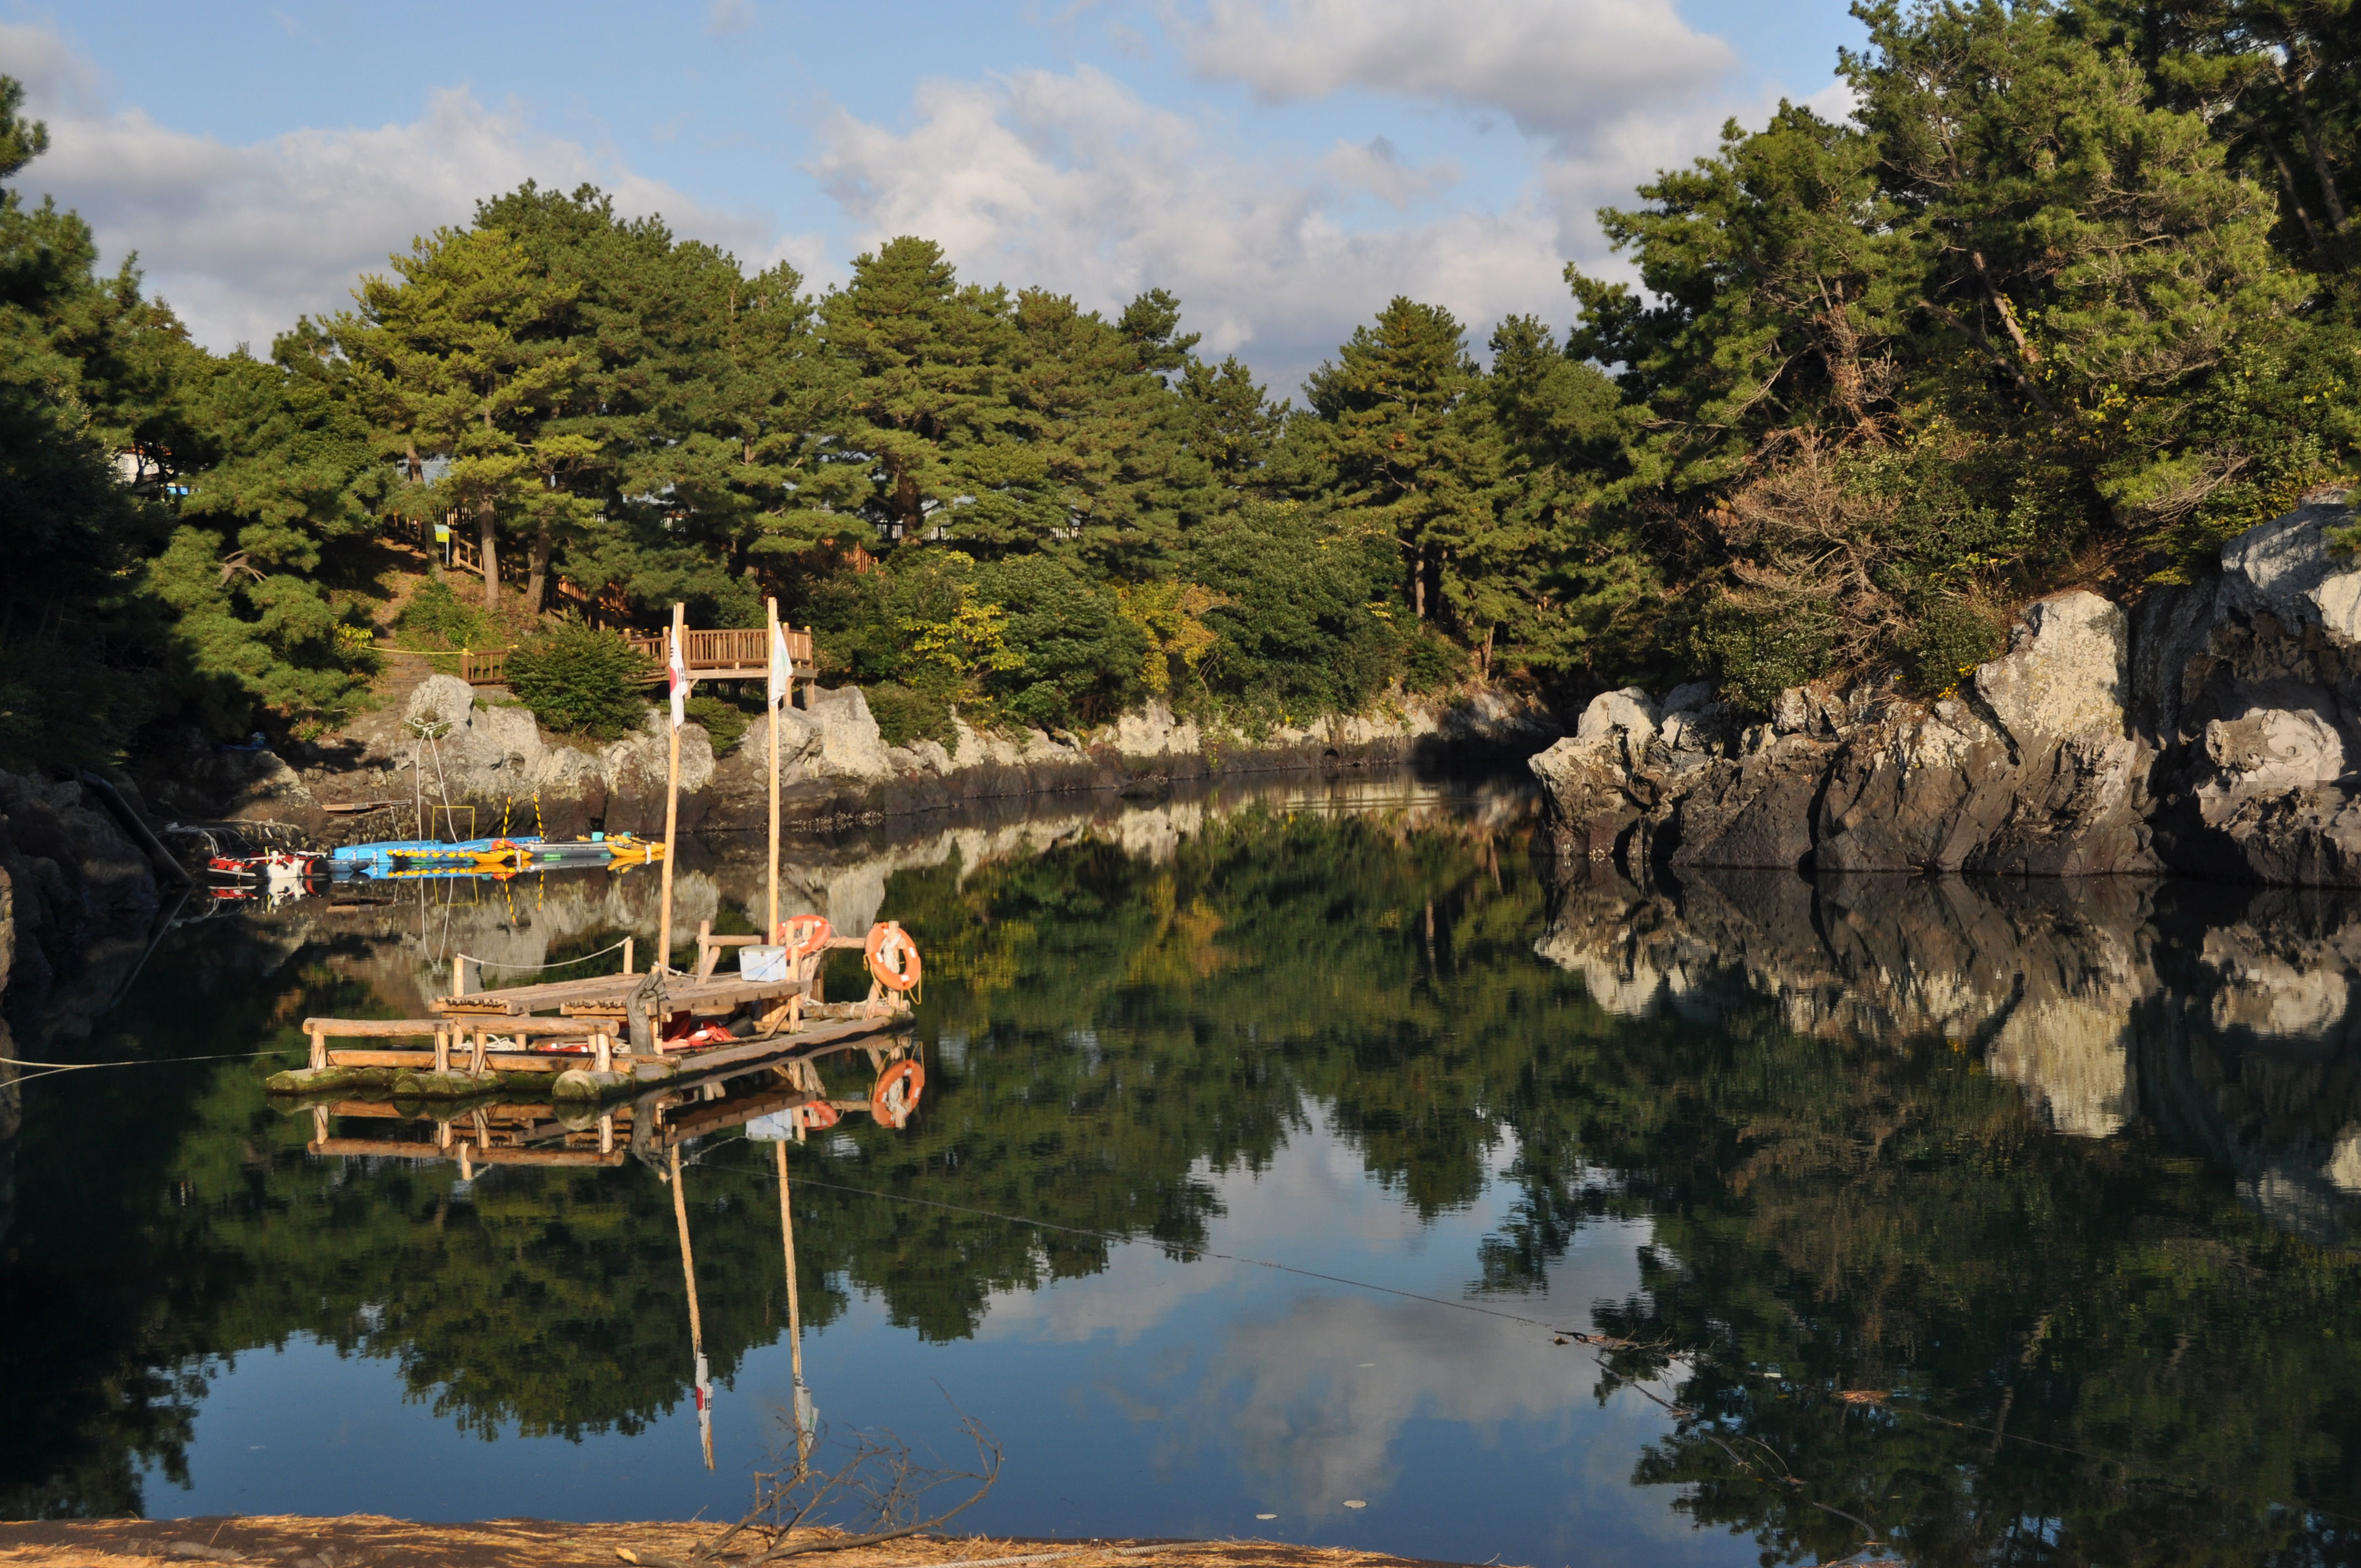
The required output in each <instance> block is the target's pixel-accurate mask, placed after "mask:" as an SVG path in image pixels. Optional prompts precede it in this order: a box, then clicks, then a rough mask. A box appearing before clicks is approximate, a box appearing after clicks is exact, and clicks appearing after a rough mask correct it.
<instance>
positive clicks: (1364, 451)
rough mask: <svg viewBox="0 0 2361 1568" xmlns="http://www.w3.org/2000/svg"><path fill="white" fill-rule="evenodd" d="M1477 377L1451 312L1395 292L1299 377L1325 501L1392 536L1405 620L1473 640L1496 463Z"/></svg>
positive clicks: (1486, 607)
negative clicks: (1311, 417) (1452, 628)
mask: <svg viewBox="0 0 2361 1568" xmlns="http://www.w3.org/2000/svg"><path fill="white" fill-rule="evenodd" d="M1482 380H1483V373H1482V372H1481V371H1480V370H1479V369H1477V365H1476V362H1475V360H1474V359H1473V358H1472V357H1471V356H1469V355H1468V352H1467V345H1466V340H1465V336H1464V334H1463V333H1462V330H1461V328H1460V325H1459V323H1458V321H1457V320H1456V319H1455V317H1454V316H1453V315H1452V314H1451V313H1450V312H1449V311H1446V310H1444V309H1443V308H1442V307H1440V306H1437V305H1422V304H1419V303H1417V302H1414V301H1411V300H1409V299H1405V298H1402V297H1400V296H1399V295H1397V296H1396V297H1395V299H1394V300H1393V302H1391V303H1390V304H1389V305H1387V306H1386V308H1385V309H1384V310H1383V311H1381V312H1379V313H1378V319H1377V321H1376V323H1374V324H1372V325H1369V326H1362V327H1356V328H1354V329H1353V335H1352V337H1351V338H1350V339H1349V340H1348V341H1347V342H1346V343H1345V345H1344V346H1343V348H1342V349H1340V350H1339V351H1338V354H1337V357H1336V359H1335V360H1334V361H1333V362H1330V363H1324V364H1323V365H1322V366H1321V367H1320V368H1319V369H1317V370H1315V371H1313V372H1312V375H1311V377H1310V378H1309V379H1307V380H1306V381H1305V383H1304V390H1305V392H1306V393H1307V394H1308V395H1309V396H1310V398H1311V400H1312V412H1313V413H1315V414H1316V415H1317V416H1318V419H1317V420H1316V421H1315V422H1312V423H1310V424H1309V426H1308V427H1307V429H1306V432H1305V435H1304V440H1305V442H1306V444H1307V447H1308V449H1309V450H1310V452H1312V454H1314V455H1316V458H1317V460H1318V461H1319V462H1320V463H1322V464H1323V466H1324V467H1325V469H1326V471H1327V474H1328V476H1329V477H1328V482H1327V487H1326V488H1327V489H1328V492H1329V494H1330V496H1331V498H1332V499H1334V501H1335V502H1336V503H1337V504H1339V505H1341V506H1344V507H1347V508H1350V509H1352V510H1354V511H1355V512H1356V513H1357V514H1358V516H1359V517H1360V519H1362V520H1363V521H1365V522H1366V524H1367V526H1369V527H1371V528H1375V529H1381V530H1383V531H1385V532H1388V533H1389V534H1390V535H1391V536H1392V538H1393V539H1394V541H1395V543H1396V544H1397V545H1398V547H1399V548H1400V552H1401V556H1402V581H1403V597H1404V598H1406V599H1407V600H1408V601H1409V603H1410V608H1411V615H1412V616H1414V617H1415V618H1416V619H1417V620H1421V621H1425V620H1431V619H1433V618H1436V617H1437V616H1441V615H1448V616H1449V617H1450V618H1451V619H1452V620H1455V622H1456V623H1457V625H1458V627H1459V628H1460V629H1461V630H1462V631H1463V632H1473V634H1475V635H1477V636H1481V635H1482V634H1483V622H1482V618H1483V617H1484V616H1485V615H1486V614H1488V613H1489V612H1490V608H1491V607H1490V603H1489V600H1488V598H1486V597H1485V596H1484V595H1483V594H1482V593H1481V592H1480V591H1479V590H1478V588H1477V583H1476V580H1475V578H1473V577H1471V576H1470V575H1469V573H1470V565H1471V563H1480V560H1481V558H1482V557H1483V555H1484V554H1486V553H1487V551H1488V550H1489V549H1490V548H1491V546H1492V543H1493V539H1492V535H1493V532H1494V529H1495V518H1494V506H1495V503H1496V499H1497V497H1496V489H1497V487H1498V485H1499V466H1500V451H1499V433H1498V429H1497V427H1496V426H1495V425H1494V424H1493V423H1492V422H1491V421H1490V419H1489V418H1488V408H1487V406H1486V405H1485V404H1484V403H1483V402H1482V401H1481V400H1477V399H1475V398H1474V394H1475V393H1476V392H1477V389H1479V388H1480V386H1481V384H1482ZM1480 570H1481V568H1480V565H1477V571H1478V573H1479V574H1480Z"/></svg>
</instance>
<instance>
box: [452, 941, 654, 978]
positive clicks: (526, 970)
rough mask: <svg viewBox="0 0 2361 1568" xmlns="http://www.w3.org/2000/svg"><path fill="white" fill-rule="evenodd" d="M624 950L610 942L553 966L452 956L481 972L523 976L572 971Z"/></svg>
mask: <svg viewBox="0 0 2361 1568" xmlns="http://www.w3.org/2000/svg"><path fill="white" fill-rule="evenodd" d="M630 940H631V938H628V937H626V938H623V941H625V942H628V941H630ZM622 950H623V943H622V942H610V943H609V944H608V945H607V946H605V947H603V948H599V949H598V952H595V953H584V954H582V955H581V956H580V957H578V958H571V959H558V960H557V961H556V962H555V963H552V964H503V963H496V962H494V961H493V960H492V959H479V958H478V957H477V956H476V955H475V954H473V953H454V954H452V955H451V956H452V957H453V958H455V959H458V960H459V961H460V962H461V963H469V964H473V965H475V966H476V967H477V968H478V969H479V970H483V969H504V970H516V971H517V972H518V973H521V974H538V973H540V972H541V971H542V970H545V969H571V968H573V967H574V966H575V965H576V964H587V963H588V962H589V961H590V960H591V959H595V958H599V957H602V956H604V955H605V954H608V953H620V952H621V951H622Z"/></svg>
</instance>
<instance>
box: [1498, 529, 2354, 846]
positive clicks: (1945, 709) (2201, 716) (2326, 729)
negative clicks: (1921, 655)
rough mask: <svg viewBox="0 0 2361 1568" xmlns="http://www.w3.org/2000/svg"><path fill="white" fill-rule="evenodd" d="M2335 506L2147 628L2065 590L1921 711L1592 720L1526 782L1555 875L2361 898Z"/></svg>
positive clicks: (1815, 696)
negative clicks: (1677, 872)
mask: <svg viewBox="0 0 2361 1568" xmlns="http://www.w3.org/2000/svg"><path fill="white" fill-rule="evenodd" d="M2354 521H2355V520H2354V516H2353V513H2352V512H2351V510H2349V509H2348V508H2346V507H2345V505H2344V503H2343V502H2342V501H2341V500H2340V501H2337V502H2334V503H2326V502H2323V503H2321V504H2317V505H2312V506H2307V507H2305V508H2303V509H2301V510H2298V511H2296V512H2294V513H2291V514H2290V515H2289V516H2287V517H2285V518H2281V519H2279V520H2278V521H2274V522H2271V523H2268V524H2265V525H2263V526H2262V527H2259V528H2257V529H2254V530H2251V531H2249V532H2246V534H2243V535H2241V536H2240V537H2239V538H2238V539H2236V540H2235V541H2233V542H2232V543H2230V544H2229V545H2228V546H2226V547H2225V548H2224V551H2223V553H2222V564H2221V568H2220V571H2219V572H2218V573H2217V574H2215V575H2213V576H2211V577H2209V578H2208V580H2206V581H2203V582H2201V583H2197V584H2194V585H2191V586H2189V587H2165V588H2159V589H2158V590H2156V591H2154V592H2152V593H2150V594H2149V595H2148V596H2147V598H2144V599H2143V600H2142V601H2141V602H2140V603H2139V605H2138V606H2137V607H2136V611H2135V612H2134V613H2132V614H2129V615H2126V614H2125V611H2124V610H2123V609H2122V608H2121V607H2119V606H2116V605H2114V604H2111V603H2109V602H2108V601H2107V600H2105V599H2103V598H2100V597H2099V596H2098V595H2096V594H2092V593H2089V592H2086V591H2081V590H2074V591H2070V592H2066V593H2061V594H2058V595H2054V596H2052V597H2050V598H2045V599H2042V600H2039V601H2037V602H2036V603H2035V604H2033V605H2031V606H2029V607H2028V608H2027V609H2026V612H2025V616H2024V619H2023V620H2021V621H2020V622H2019V624H2018V625H2017V626H2016V628H2015V630H2014V632H2013V634H2012V635H2011V638H2010V641H2009V647H2008V651H2007V652H2005V653H2004V654H2003V655H2001V656H2000V657H1999V658H1997V659H1994V660H1993V661H1992V662H1991V663H1987V664H1984V665H1982V666H1980V667H1979V668H1977V669H1976V670H1974V671H1973V672H1972V673H1971V674H1969V676H1968V677H1967V678H1966V679H1965V680H1963V681H1962V682H1961V684H1960V687H1959V689H1958V690H1957V691H1956V692H1954V693H1951V694H1949V695H1947V696H1941V697H1938V698H1936V699H1934V700H1932V701H1918V700H1915V699H1912V698H1910V697H1908V696H1905V695H1903V694H1902V693H1901V692H1900V691H1899V690H1898V689H1896V687H1895V685H1894V683H1893V681H1892V680H1891V678H1886V679H1883V680H1862V681H1859V682H1856V683H1854V684H1852V685H1849V686H1845V687H1842V688H1841V689H1839V688H1838V687H1836V686H1834V685H1828V684H1822V685H1813V686H1802V687H1796V688H1795V689H1792V690H1789V691H1786V692H1783V693H1781V694H1780V696H1779V699H1778V701H1777V702H1776V703H1775V704H1774V705H1773V711H1772V714H1771V716H1770V719H1769V721H1768V722H1767V723H1760V724H1748V723H1745V722H1742V721H1741V718H1739V717H1738V716H1737V715H1734V714H1733V713H1731V712H1730V710H1729V709H1728V708H1727V707H1723V706H1722V705H1720V704H1718V703H1716V702H1714V701H1713V700H1712V696H1711V691H1710V689H1709V688H1708V687H1707V686H1705V685H1702V684H1697V685H1686V686H1682V687H1680V688H1678V689H1676V690H1675V691H1673V692H1671V693H1669V694H1667V695H1666V696H1665V697H1664V700H1663V701H1661V702H1658V701H1655V700H1653V699H1652V698H1651V697H1650V696H1648V694H1646V693H1645V692H1642V691H1638V690H1629V691H1621V692H1610V693H1608V694H1605V695H1604V696H1599V697H1598V698H1597V699H1595V700H1594V701H1593V702H1592V703H1591V704H1590V706H1589V707H1588V708H1587V710H1586V711H1585V713H1584V714H1583V716H1582V719H1581V722H1580V724H1579V725H1578V727H1577V729H1576V733H1575V734H1574V735H1572V736H1570V737H1568V738H1566V739H1565V740H1561V741H1559V742H1558V743H1557V744H1556V745H1554V746H1553V747H1552V748H1550V750H1549V751H1544V752H1543V753H1542V754H1541V755H1539V756H1537V757H1535V758H1534V759H1533V760H1532V769H1533V772H1534V773H1536V774H1537V775H1538V776H1539V777H1540V778H1541V780H1542V782H1543V785H1544V788H1545V791H1546V794H1547V797H1548V801H1549V806H1550V814H1551V818H1552V823H1553V828H1554V839H1555V843H1556V846H1557V852H1558V854H1559V856H1560V857H1561V858H1562V859H1565V860H1570V861H1571V860H1609V861H1615V862H1617V863H1618V864H1620V865H1621V866H1622V867H1623V868H1624V869H1625V870H1626V872H1630V873H1631V874H1633V875H1639V874H1642V869H1643V868H1645V867H1648V866H1652V865H1669V866H1672V867H1674V868H1696V867H1707V866H1711V867H1753V868H1781V869H1787V870H1796V869H1805V870H1811V871H1816V872H1890V871H1918V872H1993V873H1998V874H2005V875H2012V876H2081V875H2092V874H2106V873H2120V872H2165V871H2179V872H2195V873H2199V874H2203V875H2208V876H2214V877H2223V878H2231V879H2235V880H2241V881H2254V882H2264V883H2303V884H2312V885H2336V886H2356V885H2361V778H2356V775H2355V773H2354V772H2353V770H2352V769H2351V767H2350V766H2349V765H2348V763H2347V760H2346V759H2347V755H2348V753H2353V754H2355V755H2361V731H2356V729H2355V728H2354V726H2355V724H2356V721H2361V568H2356V566H2355V565H2354V564H2353V563H2351V562H2349V561H2348V560H2347V559H2346V558H2345V556H2344V555H2343V554H2341V553H2340V552H2339V550H2338V549H2337V548H2336V546H2335V544H2334V542H2333V540H2332V538H2331V537H2330V533H2331V531H2333V530H2335V529H2337V528H2340V527H2345V526H2350V525H2351V524H2352V523H2353V522H2354Z"/></svg>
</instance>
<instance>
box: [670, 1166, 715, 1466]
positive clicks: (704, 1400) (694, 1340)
mask: <svg viewBox="0 0 2361 1568" xmlns="http://www.w3.org/2000/svg"><path fill="white" fill-rule="evenodd" d="M672 1217H673V1220H674V1223H676V1224H677V1225H678V1226H679V1227H680V1272H681V1275H682V1277H684V1278H686V1280H687V1281H688V1348H689V1350H690V1352H691V1353H692V1354H695V1355H696V1357H697V1436H698V1438H699V1439H700V1440H701V1441H702V1442H703V1443H704V1444H705V1467H706V1468H707V1469H708V1470H710V1469H712V1468H713V1385H712V1383H711V1382H710V1381H709V1380H708V1377H707V1376H706V1370H705V1324H704V1322H703V1321H701V1320H700V1319H699V1318H698V1317H697V1259H696V1257H695V1256H694V1255H691V1254H690V1252H689V1250H688V1193H687V1191H686V1189H685V1188H684V1187H683V1185H682V1183H681V1177H680V1146H679V1145H678V1144H675V1145H673V1146H672Z"/></svg>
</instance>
